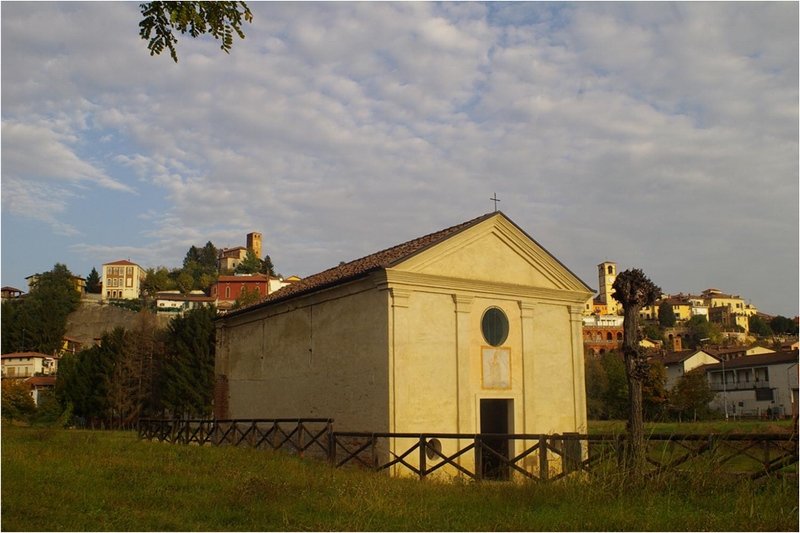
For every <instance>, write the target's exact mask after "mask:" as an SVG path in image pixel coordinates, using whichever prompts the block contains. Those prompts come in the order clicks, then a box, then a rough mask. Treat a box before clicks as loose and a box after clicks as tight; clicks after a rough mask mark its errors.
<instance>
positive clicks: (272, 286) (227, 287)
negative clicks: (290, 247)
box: [210, 274, 299, 313]
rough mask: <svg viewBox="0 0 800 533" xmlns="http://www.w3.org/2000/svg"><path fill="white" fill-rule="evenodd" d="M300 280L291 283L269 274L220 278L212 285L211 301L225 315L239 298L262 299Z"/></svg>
mask: <svg viewBox="0 0 800 533" xmlns="http://www.w3.org/2000/svg"><path fill="white" fill-rule="evenodd" d="M298 279H299V278H296V277H293V278H292V280H291V281H290V280H289V279H288V278H287V279H286V280H284V279H283V278H276V277H274V276H268V275H267V274H237V275H233V276H219V277H218V278H217V281H216V282H214V283H213V284H211V291H210V292H211V299H212V300H213V301H214V303H215V305H216V306H217V309H218V310H219V311H220V312H221V313H225V312H227V311H229V310H230V309H231V307H233V304H234V303H235V302H236V300H237V299H239V297H241V296H243V295H245V294H253V293H258V294H260V295H261V296H262V297H263V296H267V295H268V294H272V293H274V292H275V291H277V290H278V289H280V288H282V287H285V286H286V285H289V284H290V283H292V282H294V281H296V280H298Z"/></svg>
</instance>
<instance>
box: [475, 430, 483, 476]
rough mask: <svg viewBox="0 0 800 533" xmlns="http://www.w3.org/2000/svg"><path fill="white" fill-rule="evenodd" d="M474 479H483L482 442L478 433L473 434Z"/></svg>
mask: <svg viewBox="0 0 800 533" xmlns="http://www.w3.org/2000/svg"><path fill="white" fill-rule="evenodd" d="M475 479H477V480H479V481H480V480H481V479H483V442H482V440H481V436H480V435H475Z"/></svg>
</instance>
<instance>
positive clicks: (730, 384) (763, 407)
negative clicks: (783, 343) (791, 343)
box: [704, 350, 798, 416]
mask: <svg viewBox="0 0 800 533" xmlns="http://www.w3.org/2000/svg"><path fill="white" fill-rule="evenodd" d="M797 354H798V352H797V350H793V351H787V352H775V353H767V354H761V355H751V356H748V357H737V358H735V359H730V360H728V361H724V360H723V361H721V362H719V363H716V364H713V365H707V366H705V367H704V370H705V372H706V376H707V377H708V381H709V384H710V385H711V390H713V391H714V392H716V394H717V395H716V398H715V399H714V400H713V401H712V403H711V407H712V408H715V409H719V410H720V411H724V412H726V413H727V414H728V415H736V416H763V415H765V414H766V413H767V409H769V410H770V411H769V412H770V413H772V414H774V415H776V416H791V415H795V414H797V375H798V370H797V361H798V356H797Z"/></svg>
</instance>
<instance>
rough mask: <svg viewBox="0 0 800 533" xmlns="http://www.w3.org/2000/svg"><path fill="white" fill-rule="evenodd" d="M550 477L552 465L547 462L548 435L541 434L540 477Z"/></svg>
mask: <svg viewBox="0 0 800 533" xmlns="http://www.w3.org/2000/svg"><path fill="white" fill-rule="evenodd" d="M549 477H550V466H549V465H548V463H547V435H539V479H542V480H547V479H548V478H549Z"/></svg>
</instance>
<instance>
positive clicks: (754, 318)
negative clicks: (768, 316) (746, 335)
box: [748, 315, 773, 337]
mask: <svg viewBox="0 0 800 533" xmlns="http://www.w3.org/2000/svg"><path fill="white" fill-rule="evenodd" d="M748 323H749V327H750V333H753V334H755V335H758V336H759V337H771V336H772V334H773V333H772V328H770V327H769V324H767V321H766V320H764V319H763V318H761V317H760V316H758V315H750V317H749V318H748Z"/></svg>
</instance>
